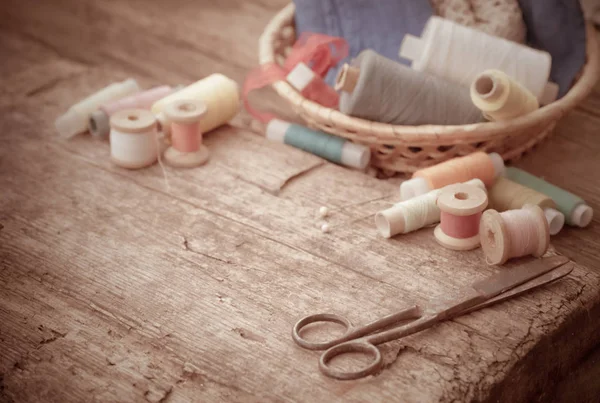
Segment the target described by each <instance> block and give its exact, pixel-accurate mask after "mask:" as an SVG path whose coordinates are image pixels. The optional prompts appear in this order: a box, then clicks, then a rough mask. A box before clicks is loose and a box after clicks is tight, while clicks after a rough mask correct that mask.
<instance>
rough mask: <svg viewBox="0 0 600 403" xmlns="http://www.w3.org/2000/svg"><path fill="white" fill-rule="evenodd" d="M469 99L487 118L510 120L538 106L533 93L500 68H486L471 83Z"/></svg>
mask: <svg viewBox="0 0 600 403" xmlns="http://www.w3.org/2000/svg"><path fill="white" fill-rule="evenodd" d="M471 100H472V101H473V104H474V105H475V106H476V107H477V108H479V109H480V110H481V111H482V112H483V115H484V116H485V117H486V118H488V119H489V120H493V121H501V120H511V119H514V118H517V117H519V116H522V115H526V114H528V113H530V112H533V111H535V110H537V109H538V108H539V106H540V105H539V103H538V100H537V98H536V97H535V95H533V94H532V93H531V91H529V90H528V89H527V88H525V87H524V86H522V85H521V84H519V83H518V82H517V81H515V80H514V79H512V78H511V77H509V76H508V75H507V74H505V73H504V72H502V71H500V70H486V71H484V72H483V73H481V74H480V75H479V76H477V77H476V78H475V80H473V83H472V84H471Z"/></svg>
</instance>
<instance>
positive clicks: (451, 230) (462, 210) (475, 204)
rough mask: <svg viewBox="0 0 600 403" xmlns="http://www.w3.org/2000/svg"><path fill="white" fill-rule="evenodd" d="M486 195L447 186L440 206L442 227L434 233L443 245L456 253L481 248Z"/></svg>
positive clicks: (475, 189) (471, 188) (477, 190)
mask: <svg viewBox="0 0 600 403" xmlns="http://www.w3.org/2000/svg"><path fill="white" fill-rule="evenodd" d="M487 203H488V199H487V195H486V193H485V191H483V190H481V189H480V188H478V187H476V186H473V185H467V184H464V183H461V184H456V185H450V186H446V187H445V188H444V189H442V191H441V192H440V194H439V196H438V199H437V205H438V207H439V209H440V210H441V213H440V224H439V225H438V226H437V227H435V231H434V232H433V233H434V235H435V239H436V240H437V241H438V243H439V244H440V245H442V246H443V247H445V248H448V249H453V250H471V249H475V248H477V247H478V246H479V220H480V219H481V212H482V211H483V210H485V208H486V207H487Z"/></svg>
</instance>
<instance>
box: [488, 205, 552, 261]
mask: <svg viewBox="0 0 600 403" xmlns="http://www.w3.org/2000/svg"><path fill="white" fill-rule="evenodd" d="M520 210H521V212H527V213H529V214H530V218H529V219H532V220H534V222H533V223H530V224H533V225H535V234H529V237H531V238H533V239H535V240H536V244H535V247H534V248H533V249H531V250H529V249H528V248H527V247H528V244H529V243H530V242H531V239H529V238H528V239H525V236H524V235H523V234H522V233H523V232H524V231H526V230H527V228H526V227H523V228H520V229H514V228H513V227H517V225H518V224H517V223H511V222H509V220H507V218H508V217H507V215H508V214H512V213H514V212H516V213H519V212H518V211H517V210H510V211H507V212H505V213H499V212H497V211H496V210H487V211H486V212H485V213H483V215H482V217H481V223H480V226H479V234H480V238H481V249H483V253H484V254H485V257H486V260H487V262H488V263H489V264H504V263H505V262H506V261H507V260H508V259H510V258H513V257H519V256H525V254H531V255H533V256H535V257H540V256H542V255H543V254H544V253H546V250H548V246H549V245H550V232H549V230H548V222H547V221H546V218H545V217H544V212H543V211H542V209H541V208H540V207H539V206H534V205H531V204H528V205H525V206H524V207H523V208H522V209H520ZM523 218H524V219H526V218H525V217H523ZM521 225H525V223H523V224H521ZM515 237H516V239H513V238H515ZM515 242H516V243H521V244H524V246H523V247H522V248H521V250H520V251H519V252H518V253H515V251H516V250H517V247H515V246H514V245H513V243H515ZM532 246H533V245H532Z"/></svg>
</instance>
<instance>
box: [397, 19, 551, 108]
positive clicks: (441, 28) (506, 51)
mask: <svg viewBox="0 0 600 403" xmlns="http://www.w3.org/2000/svg"><path fill="white" fill-rule="evenodd" d="M400 57H403V58H405V59H409V60H412V68H413V69H414V70H417V71H426V72H428V73H430V74H433V75H435V76H438V77H443V78H445V79H447V80H450V81H453V82H455V83H457V84H460V85H463V86H465V87H467V86H469V85H471V82H473V80H474V79H475V77H476V76H477V75H478V74H479V73H481V72H482V71H484V70H487V69H497V70H501V71H504V72H505V73H506V74H508V75H509V76H511V77H512V78H514V79H515V80H516V81H518V82H520V83H521V84H522V85H523V86H525V87H526V88H527V89H529V91H531V92H532V93H533V94H534V95H535V96H536V98H537V99H538V100H539V101H540V103H541V104H542V105H545V104H548V103H551V102H553V101H554V100H555V99H556V97H557V95H558V86H557V85H556V84H554V83H549V82H548V78H549V76H550V68H551V64H552V58H551V56H550V54H549V53H548V52H544V51H541V50H537V49H533V48H530V47H527V46H524V45H521V44H518V43H515V42H512V41H508V40H506V39H503V38H499V37H496V36H492V35H488V34H486V33H484V32H481V31H478V30H476V29H473V28H469V27H466V26H463V25H460V24H457V23H455V22H452V21H449V20H445V19H443V18H440V17H436V16H434V17H431V18H430V19H429V21H428V22H427V24H426V25H425V28H424V29H423V33H422V34H421V38H417V37H414V36H412V35H406V36H405V37H404V40H403V41H402V45H401V46H400Z"/></svg>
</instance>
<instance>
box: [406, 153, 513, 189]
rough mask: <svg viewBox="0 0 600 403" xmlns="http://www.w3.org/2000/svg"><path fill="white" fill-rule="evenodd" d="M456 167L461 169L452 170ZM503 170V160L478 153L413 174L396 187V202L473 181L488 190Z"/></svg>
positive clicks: (497, 156)
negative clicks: (479, 181) (398, 191)
mask: <svg viewBox="0 0 600 403" xmlns="http://www.w3.org/2000/svg"><path fill="white" fill-rule="evenodd" d="M456 166H460V167H462V168H463V169H460V170H459V169H455V167H456ZM504 170H505V167H504V160H503V159H502V157H501V156H500V154H497V153H491V154H486V153H484V152H482V151H479V152H476V153H473V154H469V155H466V156H464V157H459V158H454V159H451V160H448V161H445V162H442V163H440V164H438V165H434V166H431V167H428V168H424V169H421V170H419V171H417V172H415V173H414V174H413V177H412V179H409V180H407V181H404V182H402V184H401V185H400V199H401V200H409V199H412V198H413V197H417V196H420V195H422V194H425V193H427V192H430V191H431V190H433V189H440V188H442V187H444V186H447V185H452V184H454V183H462V182H466V181H468V180H470V179H475V178H478V179H481V180H482V181H483V182H484V183H485V184H486V186H491V185H492V184H493V183H494V180H495V178H496V177H499V176H503V175H504Z"/></svg>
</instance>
